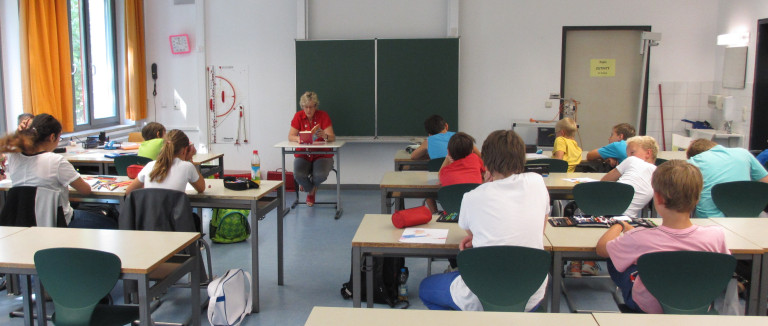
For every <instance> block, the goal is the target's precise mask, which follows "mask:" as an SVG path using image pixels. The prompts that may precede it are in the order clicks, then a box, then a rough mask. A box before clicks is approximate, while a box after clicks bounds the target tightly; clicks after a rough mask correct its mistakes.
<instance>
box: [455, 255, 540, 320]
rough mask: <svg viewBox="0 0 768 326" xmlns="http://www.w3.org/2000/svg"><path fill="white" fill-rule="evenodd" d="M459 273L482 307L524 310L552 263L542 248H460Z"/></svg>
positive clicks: (498, 309)
mask: <svg viewBox="0 0 768 326" xmlns="http://www.w3.org/2000/svg"><path fill="white" fill-rule="evenodd" d="M457 260H458V263H459V273H460V274H461V278H462V279H463V280H464V283H466V284H467V287H469V289H470V290H471V291H472V293H474V294H475V295H476V296H477V298H478V299H480V303H482V305H483V310H485V311H513V312H522V311H525V305H526V303H528V299H530V297H531V296H532V295H533V294H534V293H535V292H536V290H538V289H539V287H541V283H542V282H544V279H545V278H546V277H547V273H548V272H549V266H550V263H551V257H550V254H549V253H548V252H546V251H544V250H541V249H534V248H528V247H517V246H489V247H480V248H471V249H466V250H463V251H461V252H459V256H458V257H457Z"/></svg>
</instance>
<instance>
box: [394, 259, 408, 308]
mask: <svg viewBox="0 0 768 326" xmlns="http://www.w3.org/2000/svg"><path fill="white" fill-rule="evenodd" d="M398 283H400V284H399V285H398V286H397V300H400V301H408V284H407V283H408V267H403V268H401V269H400V276H399V279H398Z"/></svg>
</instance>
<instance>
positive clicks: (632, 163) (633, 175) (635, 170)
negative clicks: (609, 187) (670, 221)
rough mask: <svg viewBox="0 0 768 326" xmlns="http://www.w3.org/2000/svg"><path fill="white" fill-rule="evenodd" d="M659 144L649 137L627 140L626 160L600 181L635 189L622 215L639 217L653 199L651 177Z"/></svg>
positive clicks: (654, 169) (654, 168)
mask: <svg viewBox="0 0 768 326" xmlns="http://www.w3.org/2000/svg"><path fill="white" fill-rule="evenodd" d="M658 153H659V144H657V143H656V140H655V139H653V137H651V136H635V137H632V138H629V139H627V158H626V159H625V160H624V161H623V162H621V164H619V165H617V166H616V168H614V169H613V170H611V171H610V172H608V173H606V174H605V176H603V179H602V180H601V181H618V182H621V183H624V184H628V185H630V186H632V188H634V189H635V196H634V197H632V203H631V204H630V205H629V207H628V208H627V210H626V211H625V212H624V215H627V216H630V217H640V212H641V211H642V210H643V207H645V206H646V205H648V203H649V202H651V199H653V187H651V176H652V175H653V171H656V155H658Z"/></svg>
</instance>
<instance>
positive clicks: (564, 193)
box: [379, 171, 605, 214]
mask: <svg viewBox="0 0 768 326" xmlns="http://www.w3.org/2000/svg"><path fill="white" fill-rule="evenodd" d="M604 175H605V173H550V174H549V176H546V177H544V184H545V185H546V186H547V190H549V196H550V198H552V199H572V198H573V187H574V186H576V183H573V182H570V181H566V180H563V179H564V178H592V179H595V180H600V179H601V178H602V177H603V176H604ZM379 187H380V189H381V213H382V214H389V213H391V212H392V202H391V201H390V199H391V198H393V195H394V194H395V193H400V196H399V197H397V202H396V203H397V204H399V206H400V207H401V206H402V202H403V198H404V197H408V196H409V195H411V196H412V195H414V194H418V196H419V197H421V198H437V191H438V190H439V189H440V180H439V178H438V175H437V172H427V171H391V172H385V173H384V176H383V177H382V178H381V182H380V183H379ZM400 207H396V209H399V208H400Z"/></svg>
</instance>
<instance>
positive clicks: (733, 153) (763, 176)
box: [685, 139, 768, 217]
mask: <svg viewBox="0 0 768 326" xmlns="http://www.w3.org/2000/svg"><path fill="white" fill-rule="evenodd" d="M685 154H686V156H688V163H691V164H693V165H695V166H696V167H698V168H699V170H700V171H701V175H702V177H703V178H704V188H703V189H702V190H701V199H699V203H698V204H697V205H696V212H695V215H696V217H724V216H725V215H724V214H723V212H721V211H720V210H719V209H717V206H716V205H715V202H714V201H713V200H712V187H714V186H715V185H716V184H719V183H723V182H731V181H750V180H751V181H760V182H766V183H768V172H766V171H765V168H763V165H762V164H760V162H758V161H757V159H756V158H755V157H754V156H753V155H752V154H751V153H750V152H748V151H747V150H746V149H743V148H725V147H723V146H721V145H718V144H717V143H715V142H713V141H711V140H708V139H696V140H694V141H692V142H691V144H690V145H689V146H688V150H687V151H686V152H685Z"/></svg>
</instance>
